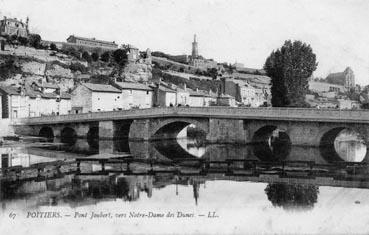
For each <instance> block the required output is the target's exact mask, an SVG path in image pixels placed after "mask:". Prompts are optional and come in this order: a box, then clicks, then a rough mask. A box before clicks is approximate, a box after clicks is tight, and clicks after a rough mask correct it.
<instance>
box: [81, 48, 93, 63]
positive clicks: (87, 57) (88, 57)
mask: <svg viewBox="0 0 369 235" xmlns="http://www.w3.org/2000/svg"><path fill="white" fill-rule="evenodd" d="M82 58H83V59H84V60H85V61H87V62H88V63H91V61H92V58H91V55H90V54H89V53H88V52H87V51H84V52H83V53H82Z"/></svg>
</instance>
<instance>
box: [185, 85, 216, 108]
mask: <svg viewBox="0 0 369 235" xmlns="http://www.w3.org/2000/svg"><path fill="white" fill-rule="evenodd" d="M187 90H188V91H189V100H188V105H189V106H191V107H207V106H210V105H212V104H213V103H216V101H217V96H216V95H215V94H212V93H211V91H209V92H207V91H204V90H199V89H196V90H192V89H189V88H187Z"/></svg>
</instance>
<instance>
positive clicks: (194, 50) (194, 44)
mask: <svg viewBox="0 0 369 235" xmlns="http://www.w3.org/2000/svg"><path fill="white" fill-rule="evenodd" d="M197 57H199V49H198V46H197V41H196V34H195V35H194V36H193V42H192V58H193V59H195V58H197Z"/></svg>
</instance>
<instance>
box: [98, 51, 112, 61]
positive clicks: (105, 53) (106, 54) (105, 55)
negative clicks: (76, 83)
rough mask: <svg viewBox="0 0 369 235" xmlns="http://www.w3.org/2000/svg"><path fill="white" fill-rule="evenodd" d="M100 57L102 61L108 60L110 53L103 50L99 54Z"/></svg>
mask: <svg viewBox="0 0 369 235" xmlns="http://www.w3.org/2000/svg"><path fill="white" fill-rule="evenodd" d="M100 59H101V60H102V61H104V62H109V60H110V53H109V52H108V51H105V52H104V53H102V55H101V56H100Z"/></svg>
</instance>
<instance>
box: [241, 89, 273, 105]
mask: <svg viewBox="0 0 369 235" xmlns="http://www.w3.org/2000/svg"><path fill="white" fill-rule="evenodd" d="M240 96H241V103H242V104H243V105H246V106H249V107H260V106H261V105H264V104H265V103H270V100H269V99H270V98H269V97H270V96H269V94H268V91H267V90H266V89H265V88H264V87H258V86H257V85H254V86H252V85H250V84H249V83H245V84H244V85H243V86H240Z"/></svg>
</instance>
